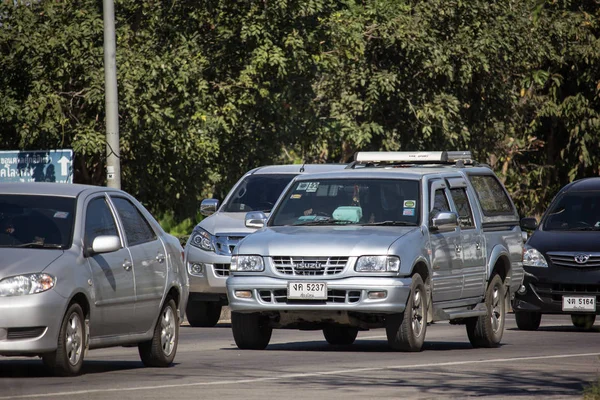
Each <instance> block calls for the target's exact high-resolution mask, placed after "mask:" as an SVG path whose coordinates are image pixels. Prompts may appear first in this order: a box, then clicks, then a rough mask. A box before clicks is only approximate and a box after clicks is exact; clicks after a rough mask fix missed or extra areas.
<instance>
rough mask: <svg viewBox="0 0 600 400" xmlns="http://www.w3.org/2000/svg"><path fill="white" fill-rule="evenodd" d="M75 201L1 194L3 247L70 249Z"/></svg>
mask: <svg viewBox="0 0 600 400" xmlns="http://www.w3.org/2000/svg"><path fill="white" fill-rule="evenodd" d="M74 212H75V199H74V198H69V197H57V196H39V195H9V194H3V195H0V247H29V248H48V249H66V248H69V247H71V242H72V236H73V221H74V215H73V214H74Z"/></svg>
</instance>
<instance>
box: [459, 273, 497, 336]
mask: <svg viewBox="0 0 600 400" xmlns="http://www.w3.org/2000/svg"><path fill="white" fill-rule="evenodd" d="M485 306H486V309H487V313H486V315H482V316H481V317H475V318H469V319H468V320H467V335H469V341H470V342H471V344H472V345H473V347H497V346H498V345H499V344H500V340H502V334H503V333H504V320H505V317H506V298H505V291H504V283H503V282H502V279H501V278H500V276H499V275H498V274H495V275H494V276H493V277H492V279H491V280H490V283H489V285H488V288H487V290H486V292H485Z"/></svg>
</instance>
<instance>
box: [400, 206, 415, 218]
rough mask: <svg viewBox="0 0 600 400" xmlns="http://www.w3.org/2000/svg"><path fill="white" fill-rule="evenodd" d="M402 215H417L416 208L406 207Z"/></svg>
mask: <svg viewBox="0 0 600 400" xmlns="http://www.w3.org/2000/svg"><path fill="white" fill-rule="evenodd" d="M402 215H408V216H411V217H412V216H414V215H415V209H414V208H405V209H404V211H402Z"/></svg>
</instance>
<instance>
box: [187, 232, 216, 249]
mask: <svg viewBox="0 0 600 400" xmlns="http://www.w3.org/2000/svg"><path fill="white" fill-rule="evenodd" d="M214 240H215V237H214V236H213V235H211V234H210V233H208V232H206V231H205V230H204V229H202V228H195V229H194V231H193V232H192V237H191V239H190V244H191V245H192V246H194V247H197V248H199V249H202V250H206V251H215V245H214Z"/></svg>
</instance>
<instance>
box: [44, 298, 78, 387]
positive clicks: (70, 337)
mask: <svg viewBox="0 0 600 400" xmlns="http://www.w3.org/2000/svg"><path fill="white" fill-rule="evenodd" d="M83 321H84V318H83V311H82V309H81V307H80V306H79V304H77V303H75V304H71V306H70V307H69V309H68V310H67V312H66V313H65V316H64V318H63V321H62V324H61V328H60V332H59V336H58V343H57V348H56V351H55V352H54V353H49V354H45V355H43V356H42V360H43V362H44V365H46V367H48V368H49V369H50V370H51V371H52V373H54V374H55V375H58V376H70V375H77V374H78V373H79V372H80V371H81V366H82V365H83V355H84V351H85V341H86V335H85V330H84V325H83Z"/></svg>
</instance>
